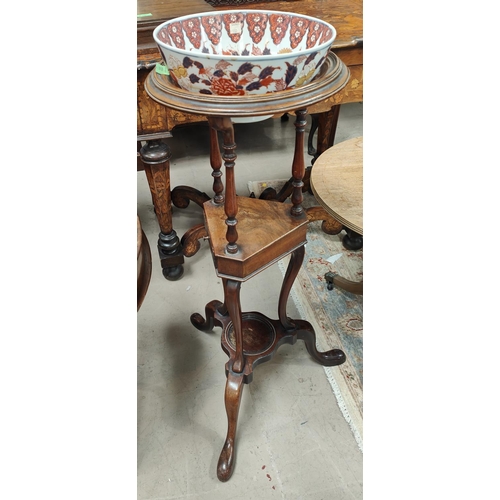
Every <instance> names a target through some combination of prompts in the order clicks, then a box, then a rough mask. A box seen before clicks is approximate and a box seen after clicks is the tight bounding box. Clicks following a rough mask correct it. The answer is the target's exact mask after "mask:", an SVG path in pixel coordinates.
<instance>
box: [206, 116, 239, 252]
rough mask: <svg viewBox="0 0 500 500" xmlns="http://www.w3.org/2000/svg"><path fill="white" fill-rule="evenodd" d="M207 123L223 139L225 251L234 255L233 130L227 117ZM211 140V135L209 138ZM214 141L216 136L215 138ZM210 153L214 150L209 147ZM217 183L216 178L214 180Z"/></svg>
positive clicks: (209, 118) (212, 117) (236, 212)
mask: <svg viewBox="0 0 500 500" xmlns="http://www.w3.org/2000/svg"><path fill="white" fill-rule="evenodd" d="M208 123H209V124H210V127H211V128H212V129H214V131H221V132H222V136H223V138H224V141H223V144H222V148H223V149H224V153H223V154H222V159H223V160H224V167H225V170H226V199H225V200H224V211H225V213H226V216H227V219H226V225H227V231H226V239H227V245H226V251H227V253H229V254H235V253H237V252H238V245H237V244H236V241H237V240H238V231H237V230H236V225H237V224H238V220H237V219H236V215H237V214H238V203H237V200H236V186H235V180H234V165H235V160H236V153H235V152H234V151H235V149H236V144H235V142H234V128H233V123H232V121H231V118H229V117H227V116H220V117H219V116H209V117H208ZM210 137H211V139H213V137H214V136H213V135H211V136H210ZM215 139H216V136H215ZM210 149H211V153H212V151H213V150H214V149H215V148H214V147H211V148H210ZM215 180H216V181H217V178H216V179H215ZM214 186H215V183H214ZM214 189H215V187H214Z"/></svg>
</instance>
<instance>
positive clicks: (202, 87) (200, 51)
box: [154, 10, 335, 95]
mask: <svg viewBox="0 0 500 500" xmlns="http://www.w3.org/2000/svg"><path fill="white" fill-rule="evenodd" d="M154 36H155V39H156V42H157V43H158V45H159V47H160V49H161V51H162V54H163V58H164V61H165V63H166V65H167V66H168V68H169V70H170V74H171V78H172V80H173V81H174V82H175V83H176V84H177V85H179V87H181V88H183V89H185V90H188V91H190V92H200V93H202V94H215V95H246V94H264V93H268V92H277V91H282V90H286V89H288V88H292V87H294V86H301V85H305V84H307V83H309V82H310V81H311V80H312V79H313V78H314V77H315V76H316V74H317V73H318V72H319V70H320V67H321V64H322V63H323V61H324V60H325V57H326V54H327V52H328V50H329V48H330V46H331V44H332V43H333V40H334V39H335V30H334V29H333V28H332V27H331V26H330V25H329V24H327V23H324V22H323V21H321V20H319V19H315V18H312V17H308V16H301V15H298V14H294V13H290V12H288V13H287V12H276V11H260V10H248V11H236V10H232V11H220V12H218V13H216V14H214V13H213V12H212V13H206V14H195V15H192V16H189V17H183V18H178V19H173V20H171V21H167V22H166V23H163V24H162V25H160V26H159V27H158V28H157V29H156V30H155V33H154ZM177 49H179V50H177Z"/></svg>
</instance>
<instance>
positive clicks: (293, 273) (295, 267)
mask: <svg viewBox="0 0 500 500" xmlns="http://www.w3.org/2000/svg"><path fill="white" fill-rule="evenodd" d="M304 254H305V248H304V245H302V246H301V247H299V248H297V250H295V251H293V252H292V255H291V256H290V262H289V263H288V267H287V270H286V273H285V277H284V278H283V284H282V285H281V291H280V297H279V300H278V318H279V321H280V323H281V324H282V326H283V328H284V329H285V330H293V329H294V328H295V324H294V323H293V322H292V321H291V320H290V318H289V317H287V315H286V303H287V301H288V297H289V296H290V291H291V289H292V285H293V282H294V281H295V278H296V277H297V274H298V273H299V270H300V266H301V265H302V262H303V261H304Z"/></svg>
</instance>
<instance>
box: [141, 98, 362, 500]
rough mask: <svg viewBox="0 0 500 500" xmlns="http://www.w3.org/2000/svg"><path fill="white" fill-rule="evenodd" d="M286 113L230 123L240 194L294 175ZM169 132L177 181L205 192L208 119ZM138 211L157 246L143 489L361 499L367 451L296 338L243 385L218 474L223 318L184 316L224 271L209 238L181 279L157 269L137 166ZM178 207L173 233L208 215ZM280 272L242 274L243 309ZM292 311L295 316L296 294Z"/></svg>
mask: <svg viewBox="0 0 500 500" xmlns="http://www.w3.org/2000/svg"><path fill="white" fill-rule="evenodd" d="M293 118H294V117H293V116H291V117H290V121H288V122H281V121H280V120H279V119H278V120H273V119H269V120H266V121H264V122H261V123H257V124H256V123H254V124H236V125H235V134H236V143H237V150H236V153H237V155H238V158H237V160H236V168H235V173H236V188H237V192H238V194H240V195H248V188H247V183H248V181H254V180H267V179H287V178H289V177H290V166H291V162H292V158H293V141H294V133H295V132H294V126H293ZM362 119H363V108H362V104H350V105H345V106H343V107H342V108H341V114H340V119H339V124H338V131H337V137H336V140H335V142H336V143H337V142H340V141H342V140H345V139H348V138H351V137H356V136H359V135H362V134H363V126H362ZM308 123H309V122H308ZM166 142H167V143H168V144H169V145H170V147H171V150H172V160H171V183H172V186H173V187H175V186H178V185H187V186H193V187H196V188H197V189H199V190H201V191H205V192H206V193H208V194H210V193H211V192H212V191H211V187H212V177H211V175H210V172H211V169H210V166H209V163H208V160H207V152H208V129H207V127H206V125H193V126H189V127H186V128H179V129H176V130H174V137H173V138H171V139H167V140H166ZM309 164H310V157H309V156H306V165H309ZM137 213H138V215H139V217H140V219H141V223H142V226H143V229H144V231H145V234H146V236H147V238H148V240H149V242H150V244H151V247H152V252H153V275H152V278H151V283H150V286H149V289H148V293H147V295H146V298H145V300H144V303H143V305H142V307H141V309H140V311H139V312H138V315H137V335H138V341H137V342H138V343H137V345H138V444H137V447H138V456H137V466H138V470H137V484H138V499H139V500H153V499H155V500H160V499H174V498H190V499H198V498H199V499H218V500H222V499H231V500H237V499H258V500H261V499H266V498H283V499H287V500H292V499H304V500H305V499H308V500H309V499H310V500H321V499H324V500H327V499H338V500H341V499H361V498H362V489H363V480H362V478H363V475H362V464H363V455H362V453H361V451H360V449H359V447H358V444H357V443H356V441H355V439H354V436H353V434H352V432H351V430H350V428H349V426H348V424H347V422H346V420H345V419H344V417H343V416H342V414H341V412H340V410H339V407H338V405H337V401H336V399H335V396H334V394H333V392H332V388H331V386H330V384H329V382H328V380H327V378H326V375H325V372H324V370H323V368H322V367H321V366H320V365H318V364H316V363H314V362H313V361H312V360H311V359H310V357H309V355H308V354H307V352H306V350H305V346H304V345H303V343H302V342H301V341H299V342H297V343H296V344H295V345H294V346H288V345H285V346H283V347H281V348H280V350H279V351H278V353H277V354H276V356H275V357H274V358H273V359H272V360H271V361H269V362H267V363H264V364H262V365H260V366H259V367H257V368H256V370H255V373H254V380H253V382H252V383H251V384H249V385H247V386H246V387H245V388H244V391H243V399H242V403H241V408H240V416H239V420H238V432H237V443H236V447H237V458H236V467H235V472H234V474H233V476H232V478H231V479H230V480H229V481H228V482H227V483H221V482H219V481H218V479H217V476H216V464H217V460H218V457H219V453H220V450H221V447H222V444H223V442H224V439H225V435H226V430H227V420H226V413H225V408H224V399H223V394H224V385H225V375H224V364H225V362H226V360H227V356H226V355H225V353H224V352H223V351H222V349H221V347H220V329H219V328H216V329H215V330H214V332H213V333H208V334H207V333H202V332H199V331H198V330H196V329H195V328H194V327H193V326H192V325H191V323H190V321H189V317H190V315H191V314H192V313H193V312H200V313H203V311H204V307H205V304H206V303H207V302H209V301H210V300H213V299H218V300H222V285H221V281H220V279H218V278H217V276H216V274H215V272H214V268H213V263H212V259H211V256H210V251H209V247H208V243H207V242H202V244H201V248H200V250H199V252H198V253H197V254H196V255H194V256H193V257H191V258H189V259H186V263H185V265H184V268H185V271H184V276H183V277H182V279H181V280H179V281H177V282H170V281H167V280H165V279H164V278H163V275H162V273H161V269H160V265H159V261H158V257H157V253H156V249H155V246H156V241H157V237H158V224H157V222H156V219H155V215H154V212H153V207H152V203H151V196H150V193H149V189H148V184H147V181H146V177H145V174H144V172H138V173H137ZM173 217H174V228H175V230H176V231H177V233H178V234H179V236H182V234H184V232H185V231H187V230H188V229H189V228H191V227H192V226H193V225H195V224H198V223H200V222H202V221H203V217H202V213H201V209H200V208H199V207H198V206H197V205H195V204H193V203H191V204H190V206H189V207H188V208H186V209H177V208H175V207H174V212H173ZM281 280H282V274H281V271H280V269H279V267H278V265H277V264H275V265H274V266H272V267H270V268H268V269H266V270H265V271H263V272H262V273H260V274H259V275H257V276H256V277H255V278H253V279H252V280H250V281H249V282H247V283H245V284H243V286H242V292H241V302H242V308H243V310H258V311H261V312H263V313H264V314H266V315H268V316H270V317H277V314H276V307H277V297H278V293H279V288H280V285H281ZM288 311H289V315H290V316H291V317H299V316H298V313H297V310H296V308H295V305H294V304H293V301H292V300H290V301H289V308H288Z"/></svg>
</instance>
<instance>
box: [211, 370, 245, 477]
mask: <svg viewBox="0 0 500 500" xmlns="http://www.w3.org/2000/svg"><path fill="white" fill-rule="evenodd" d="M242 394H243V373H234V372H233V371H232V370H229V371H228V374H227V380H226V390H225V392H224V402H225V404H226V413H227V435H226V441H225V442H224V446H223V447H222V451H221V454H220V457H219V461H218V463H217V477H218V478H219V480H220V481H223V482H225V481H227V480H228V479H229V478H230V477H231V475H232V474H233V470H234V462H235V438H236V424H237V422H238V413H239V410H240V403H241V395H242Z"/></svg>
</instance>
